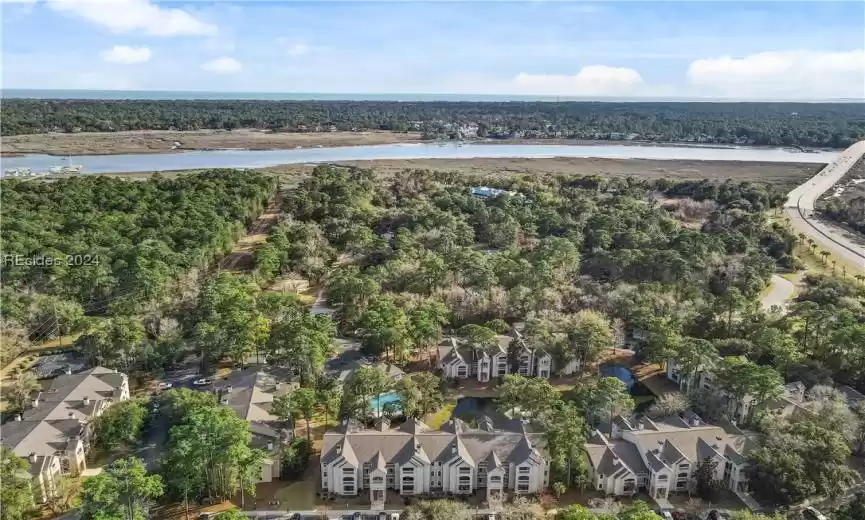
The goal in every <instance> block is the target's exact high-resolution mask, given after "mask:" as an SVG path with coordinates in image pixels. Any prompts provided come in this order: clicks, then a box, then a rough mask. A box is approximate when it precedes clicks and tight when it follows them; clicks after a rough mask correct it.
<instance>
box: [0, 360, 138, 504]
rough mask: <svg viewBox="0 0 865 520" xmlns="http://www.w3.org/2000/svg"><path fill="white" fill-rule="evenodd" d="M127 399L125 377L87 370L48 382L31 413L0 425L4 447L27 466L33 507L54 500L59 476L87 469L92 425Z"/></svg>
mask: <svg viewBox="0 0 865 520" xmlns="http://www.w3.org/2000/svg"><path fill="white" fill-rule="evenodd" d="M127 399H129V379H128V378H127V377H126V374H120V373H118V372H117V371H115V370H111V369H108V368H103V367H96V368H91V369H90V370H86V371H84V372H81V373H80V374H74V375H73V374H65V375H61V376H59V377H57V378H55V379H52V380H50V381H48V382H47V383H46V384H45V386H44V387H43V389H41V390H39V391H36V392H34V393H33V394H32V396H31V402H30V408H28V409H27V410H25V411H24V413H22V414H20V415H18V416H17V417H15V419H14V420H13V421H10V422H8V423H6V424H5V425H3V432H2V438H0V440H2V443H3V445H5V446H7V447H9V448H10V449H11V450H12V451H13V452H14V453H15V454H16V455H18V456H19V457H21V458H25V459H27V460H28V461H29V462H30V468H29V471H30V473H31V475H33V483H34V496H35V498H36V501H37V502H45V501H47V500H48V499H49V498H50V497H51V496H52V495H53V493H54V489H55V487H54V486H55V485H56V482H57V477H58V476H59V475H61V474H68V475H71V476H78V475H81V473H82V472H83V471H84V470H85V469H87V463H86V460H85V457H86V454H87V451H88V450H89V448H90V434H91V424H92V422H93V420H94V419H96V418H97V417H99V416H100V415H102V413H103V412H104V411H105V410H106V409H107V408H108V407H109V406H111V405H112V404H114V403H118V402H121V401H125V400H127Z"/></svg>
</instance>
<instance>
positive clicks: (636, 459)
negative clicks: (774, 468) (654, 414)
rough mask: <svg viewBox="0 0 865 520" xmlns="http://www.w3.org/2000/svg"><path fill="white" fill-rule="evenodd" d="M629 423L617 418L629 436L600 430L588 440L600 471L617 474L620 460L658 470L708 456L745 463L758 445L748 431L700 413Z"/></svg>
mask: <svg viewBox="0 0 865 520" xmlns="http://www.w3.org/2000/svg"><path fill="white" fill-rule="evenodd" d="M692 420H693V421H694V422H692ZM628 424H629V423H628V422H627V421H624V420H623V421H618V422H616V426H618V427H619V428H621V430H620V431H622V432H623V433H625V434H626V435H625V436H626V437H627V439H616V440H610V439H609V438H608V437H605V436H604V434H603V433H602V432H601V431H599V430H597V431H596V432H595V434H594V435H593V436H592V438H591V439H589V441H588V442H587V443H586V445H585V451H586V453H587V454H588V456H589V460H590V461H591V463H592V466H593V467H594V468H595V469H596V471H598V472H601V473H604V474H614V472H615V471H618V470H619V464H624V465H626V466H628V467H630V468H631V469H632V470H633V471H634V472H635V473H640V472H641V471H645V470H646V469H651V470H652V471H658V470H661V469H663V468H665V467H670V466H672V465H675V464H676V463H678V462H679V461H680V460H682V459H687V460H688V461H691V462H697V463H698V462H700V461H702V460H704V459H706V458H707V457H711V458H718V457H724V456H727V457H728V458H730V459H731V460H734V461H735V462H737V463H742V462H745V460H746V455H747V453H748V452H749V451H750V450H751V449H753V447H754V446H755V444H754V442H753V441H752V440H750V439H748V438H747V437H745V436H744V435H733V434H730V433H728V432H726V431H725V430H724V429H723V428H721V427H719V426H712V425H708V424H705V423H703V422H701V421H698V420H697V418H696V416H694V417H691V418H690V419H687V420H686V419H683V418H680V417H668V418H664V419H658V420H654V421H653V420H651V419H648V418H640V419H639V420H638V421H636V423H635V424H637V427H636V428H623V426H625V427H626V426H627V425H628ZM644 460H645V462H644Z"/></svg>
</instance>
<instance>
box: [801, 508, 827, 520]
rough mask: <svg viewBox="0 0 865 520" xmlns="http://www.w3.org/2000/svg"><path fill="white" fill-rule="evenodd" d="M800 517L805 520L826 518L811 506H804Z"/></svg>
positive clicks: (823, 519) (822, 519)
mask: <svg viewBox="0 0 865 520" xmlns="http://www.w3.org/2000/svg"><path fill="white" fill-rule="evenodd" d="M802 517H803V518H805V520H826V515H824V514H823V513H821V512H820V511H817V510H816V509H814V508H813V507H806V508H805V509H803V510H802Z"/></svg>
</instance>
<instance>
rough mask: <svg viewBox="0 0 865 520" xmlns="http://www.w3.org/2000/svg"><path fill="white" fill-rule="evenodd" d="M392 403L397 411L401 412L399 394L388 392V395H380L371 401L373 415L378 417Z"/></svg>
mask: <svg viewBox="0 0 865 520" xmlns="http://www.w3.org/2000/svg"><path fill="white" fill-rule="evenodd" d="M390 403H394V406H395V407H396V409H397V410H399V409H400V408H399V394H398V393H396V392H388V393H386V394H379V395H377V396H375V397H373V398H372V399H370V400H369V406H370V408H372V414H373V415H375V416H376V417H378V416H379V415H380V414H381V412H382V410H384V408H385V405H388V404H390Z"/></svg>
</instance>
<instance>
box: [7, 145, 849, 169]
mask: <svg viewBox="0 0 865 520" xmlns="http://www.w3.org/2000/svg"><path fill="white" fill-rule="evenodd" d="M839 153H840V152H826V151H821V152H816V153H802V152H794V151H792V150H789V149H781V148H747V147H728V148H722V147H701V146H651V145H646V146H641V145H555V144H466V145H463V146H458V145H455V144H435V143H417V144H386V145H377V146H345V147H336V148H299V149H293V150H212V151H191V152H181V153H169V154H132V155H78V156H75V157H73V158H72V163H73V164H75V165H81V166H83V171H84V173H115V172H151V171H167V170H188V169H199V168H262V167H265V166H275V165H277V164H305V163H321V162H340V161H363V160H378V159H470V158H507V157H520V158H549V157H602V158H611V159H655V160H699V161H760V162H796V163H828V162H831V161H833V160H835V159H836V158H837V157H838V156H839ZM66 163H67V160H66V159H65V158H62V157H56V156H51V155H42V154H28V155H22V156H19V157H4V158H2V166H3V169H6V168H31V169H32V170H33V171H47V170H48V169H49V168H51V167H52V166H64V165H66Z"/></svg>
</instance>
